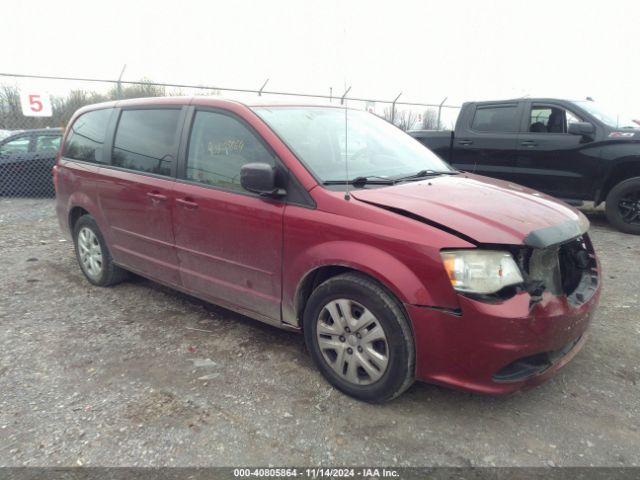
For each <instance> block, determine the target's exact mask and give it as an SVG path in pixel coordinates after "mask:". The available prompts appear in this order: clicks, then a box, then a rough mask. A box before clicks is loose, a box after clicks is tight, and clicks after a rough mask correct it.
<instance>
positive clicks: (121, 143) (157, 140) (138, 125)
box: [98, 107, 184, 285]
mask: <svg viewBox="0 0 640 480" xmlns="http://www.w3.org/2000/svg"><path fill="white" fill-rule="evenodd" d="M183 118H184V115H183V113H182V110H181V109H180V108H179V107H177V108H147V109H125V110H122V112H121V113H120V118H119V121H118V125H117V129H116V133H115V137H114V140H113V148H112V149H111V152H112V154H111V166H110V167H101V168H100V171H99V175H100V177H99V182H98V199H99V202H100V207H101V209H102V212H103V214H104V216H105V218H106V220H107V225H109V229H110V231H109V234H110V237H111V248H112V250H113V252H112V254H113V256H114V259H115V260H116V262H118V263H120V264H122V265H123V266H125V267H129V268H131V269H132V270H134V271H136V272H139V273H141V274H144V275H145V276H148V277H150V278H153V279H154V280H159V281H161V282H165V283H169V284H173V285H179V284H180V274H179V272H178V257H177V255H176V249H175V246H174V236H173V226H172V217H171V213H172V212H171V205H172V202H173V189H174V184H175V179H174V177H173V172H174V171H175V163H176V162H175V159H176V157H177V150H178V139H179V134H180V129H181V127H182V123H183Z"/></svg>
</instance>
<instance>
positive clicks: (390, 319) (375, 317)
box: [304, 273, 415, 402]
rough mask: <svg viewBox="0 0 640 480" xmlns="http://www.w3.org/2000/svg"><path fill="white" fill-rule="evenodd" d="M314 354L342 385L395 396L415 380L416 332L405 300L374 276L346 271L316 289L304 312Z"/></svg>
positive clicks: (358, 393)
mask: <svg viewBox="0 0 640 480" xmlns="http://www.w3.org/2000/svg"><path fill="white" fill-rule="evenodd" d="M304 334H305V341H306V344H307V348H308V349H309V351H310V352H311V356H312V358H313V360H314V362H315V363H316V365H317V366H318V368H319V369H320V371H321V372H322V374H323V375H324V376H325V378H326V379H327V380H328V381H329V382H330V383H331V384H332V385H333V386H335V387H336V388H337V389H339V390H341V391H342V392H344V393H346V394H348V395H351V396H352V397H355V398H358V399H360V400H365V401H369V402H383V401H386V400H391V399H393V398H395V397H397V396H398V395H400V394H401V393H402V392H403V391H404V390H406V389H407V388H408V387H409V386H410V385H411V384H412V383H413V380H414V365H415V351H414V345H413V335H412V333H411V328H410V326H409V322H408V321H407V319H406V317H405V315H404V312H403V310H402V308H401V306H400V303H399V302H398V301H397V300H396V299H395V298H394V297H393V296H392V295H391V294H389V293H388V292H387V291H386V290H385V289H384V288H383V287H382V286H380V285H379V284H378V283H377V282H375V281H373V280H372V279H370V278H368V277H366V276H364V275H361V274H358V273H346V274H343V275H339V276H337V277H333V278H331V279H329V280H327V281H326V282H324V283H323V284H321V285H320V286H319V287H317V288H316V289H315V290H314V292H313V293H312V294H311V297H310V298H309V301H308V302H307V306H306V308H305V313H304Z"/></svg>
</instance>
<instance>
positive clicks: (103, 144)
mask: <svg viewBox="0 0 640 480" xmlns="http://www.w3.org/2000/svg"><path fill="white" fill-rule="evenodd" d="M54 179H55V184H56V189H57V207H56V208H57V213H58V217H59V220H60V224H61V226H62V229H63V230H64V231H66V232H70V234H71V235H72V237H73V241H74V243H75V251H76V255H77V259H78V263H79V264H80V267H81V269H82V271H83V273H84V275H85V276H86V277H87V279H88V280H89V281H90V282H91V283H93V284H94V285H99V286H108V285H113V284H114V283H116V282H119V281H121V280H123V279H124V278H125V277H126V274H127V272H129V271H130V272H135V273H137V274H139V275H142V276H144V277H148V278H150V279H152V280H154V281H157V282H159V283H162V284H165V285H168V286H171V287H172V288H175V289H177V290H181V291H183V292H186V293H188V294H190V295H193V296H196V297H199V298H202V299H205V300H208V301H211V302H213V303H216V304H219V305H222V306H224V307H226V308H229V309H231V310H234V311H237V312H240V313H242V314H245V315H248V316H250V317H253V318H255V319H258V320H261V321H263V322H266V323H269V324H271V325H274V326H277V327H281V328H286V329H290V330H295V331H299V332H302V333H304V336H305V341H306V344H307V347H308V349H309V352H310V353H311V356H312V357H313V360H314V361H315V363H316V365H317V366H318V368H319V369H320V371H321V372H322V374H323V375H324V376H325V377H326V378H327V380H328V381H329V382H330V383H331V384H332V385H334V386H335V387H336V388H338V389H340V390H341V391H343V392H345V393H347V394H349V395H352V396H353V397H356V398H359V399H362V400H367V401H384V400H389V399H391V398H394V397H396V396H397V395H399V394H400V393H402V392H403V391H404V390H405V389H406V388H407V387H409V385H411V384H412V382H413V381H414V379H418V380H422V381H426V382H432V383H437V384H441V385H447V386H453V387H457V388H462V389H466V390H470V391H475V392H484V393H490V394H499V393H507V392H512V391H515V390H517V389H520V388H523V387H527V386H531V385H535V384H537V383H539V382H541V381H543V380H544V379H546V378H548V377H549V376H550V375H552V374H553V373H554V372H555V371H556V370H557V369H558V368H560V367H561V366H562V365H564V364H565V363H567V362H568V361H569V360H570V359H571V358H572V357H573V356H574V355H575V354H576V353H577V352H578V350H579V349H580V348H581V347H582V345H583V344H584V342H585V339H586V331H587V327H588V325H589V322H590V320H591V317H592V315H593V312H594V310H595V308H596V305H597V303H598V298H599V294H600V273H599V272H600V270H599V264H598V260H597V258H596V256H595V253H594V250H593V246H592V244H591V241H590V240H589V237H588V235H587V230H588V227H589V223H588V221H587V219H586V218H585V217H584V216H583V215H582V214H581V213H580V212H578V211H576V210H575V209H573V208H571V207H569V206H567V205H565V204H564V203H561V202H559V201H556V200H554V199H552V198H550V197H548V196H546V195H543V194H541V193H538V192H535V191H532V190H528V189H526V188H523V187H520V186H518V185H514V184H511V183H507V182H502V181H498V180H493V179H488V178H484V177H480V176H477V175H472V174H469V173H464V172H459V171H456V170H454V169H452V168H451V167H450V166H448V165H447V164H446V163H444V162H443V161H441V160H440V159H439V158H438V157H436V156H435V155H434V154H433V153H431V152H430V151H429V150H427V149H426V148H424V147H423V146H422V145H421V144H420V143H418V142H417V141H416V140H414V139H413V138H411V137H410V136H408V135H406V134H405V133H403V132H402V131H400V130H399V129H397V128H396V127H394V126H392V125H390V124H389V123H387V122H385V121H384V120H382V119H380V118H378V117H376V116H374V115H372V114H369V113H366V112H362V111H357V110H350V109H345V108H337V107H332V106H301V105H288V106H283V105H267V106H249V105H244V104H242V103H238V102H235V101H228V100H220V99H212V98H198V97H194V98H153V99H138V100H127V101H118V102H111V103H104V104H99V105H92V106H90V107H85V108H82V109H80V110H79V111H78V112H76V114H75V115H74V117H73V118H72V120H71V122H70V124H69V128H68V129H67V132H66V135H65V138H64V142H63V149H62V152H61V155H60V158H59V160H58V162H57V165H56V167H55V169H54Z"/></svg>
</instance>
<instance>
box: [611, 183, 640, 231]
mask: <svg viewBox="0 0 640 480" xmlns="http://www.w3.org/2000/svg"><path fill="white" fill-rule="evenodd" d="M605 211H606V214H607V219H608V220H609V223H611V225H613V226H614V227H615V228H617V229H618V230H620V231H622V232H626V233H633V234H635V235H640V177H634V178H629V179H627V180H624V181H622V182H620V183H618V184H617V185H616V186H615V187H613V188H612V189H611V191H610V192H609V194H608V195H607V199H606V205H605Z"/></svg>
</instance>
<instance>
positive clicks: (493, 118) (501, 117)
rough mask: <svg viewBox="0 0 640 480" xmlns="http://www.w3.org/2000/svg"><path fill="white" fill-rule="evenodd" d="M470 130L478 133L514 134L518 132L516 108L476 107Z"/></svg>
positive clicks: (515, 106)
mask: <svg viewBox="0 0 640 480" xmlns="http://www.w3.org/2000/svg"><path fill="white" fill-rule="evenodd" d="M471 128H472V129H473V130H476V131H478V132H506V133H515V132H517V131H518V106H517V105H504V106H491V107H478V108H477V109H476V114H475V116H474V117H473V123H472V124H471Z"/></svg>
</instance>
